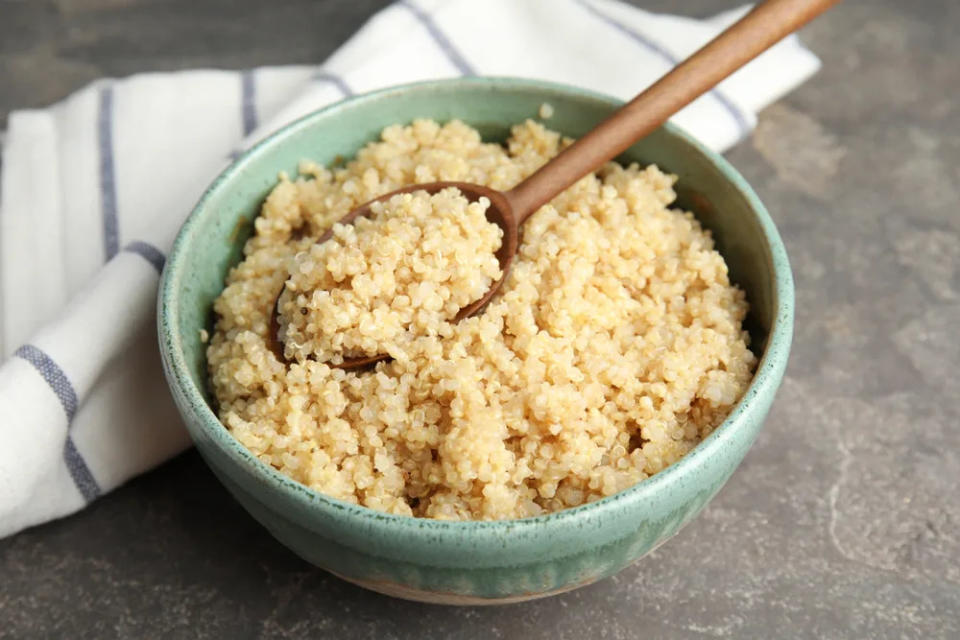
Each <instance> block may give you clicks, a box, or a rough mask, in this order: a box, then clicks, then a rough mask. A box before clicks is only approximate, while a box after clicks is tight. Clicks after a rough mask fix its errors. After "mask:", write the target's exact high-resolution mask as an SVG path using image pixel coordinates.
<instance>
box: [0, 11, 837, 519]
mask: <svg viewBox="0 0 960 640" xmlns="http://www.w3.org/2000/svg"><path fill="white" fill-rule="evenodd" d="M745 9H746V8H745V7H744V8H742V9H740V10H738V11H735V12H729V13H726V14H723V15H721V16H717V17H716V18H714V19H711V20H706V21H699V20H693V19H688V18H682V17H676V16H667V15H654V14H650V13H646V12H644V11H641V10H638V9H636V8H633V7H630V6H628V5H625V4H620V3H618V2H616V1H615V0H447V1H443V0H402V1H400V2H396V3H395V4H393V5H392V6H390V7H388V8H386V9H384V10H383V11H381V12H380V13H378V14H376V15H375V16H374V17H373V18H371V19H370V20H369V21H368V22H367V24H366V25H364V27H363V28H362V29H361V30H360V31H359V32H358V33H357V34H356V35H354V36H353V38H351V39H350V41H348V42H347V43H346V44H345V45H343V46H342V47H341V48H340V49H339V50H338V51H337V52H336V53H335V54H334V55H333V56H331V57H330V59H328V60H327V61H326V62H325V63H324V64H322V65H320V66H317V67H282V68H261V69H254V70H250V71H244V72H232V71H211V70H200V71H185V72H180V73H170V74H158V73H151V74H142V75H136V76H132V77H130V78H126V79H123V80H101V81H98V82H95V83H93V84H92V85H90V86H88V87H87V88H85V89H82V90H81V91H78V92H77V93H75V94H73V95H72V96H70V97H69V98H67V99H66V100H64V101H63V102H61V103H59V104H56V105H54V106H52V107H49V108H47V109H39V110H30V111H18V112H14V113H13V114H11V116H10V119H9V129H8V131H7V134H6V137H5V144H4V150H3V164H2V170H3V175H2V201H0V357H2V358H3V359H4V362H3V364H2V366H0V537H2V536H4V535H7V534H11V533H14V532H16V531H19V530H20V529H23V528H24V527H28V526H31V525H34V524H37V523H40V522H44V521H46V520H50V519H52V518H57V517H60V516H64V515H67V514H69V513H72V512H74V511H76V510H78V509H81V508H83V507H84V506H85V505H86V504H89V503H90V502H91V501H92V500H95V499H96V498H97V497H98V496H100V495H102V494H104V493H105V492H107V491H110V490H112V489H114V488H115V487H117V486H118V485H120V484H121V483H123V482H124V481H126V480H127V479H128V478H130V477H131V476H134V475H136V474H138V473H141V472H143V471H145V470H147V469H149V468H151V467H153V466H155V465H157V464H158V463H160V462H162V461H164V460H166V459H168V458H169V457H171V456H173V455H174V454H176V453H177V452H179V451H181V450H183V449H184V448H185V447H187V446H188V444H189V442H188V438H187V435H186V432H185V430H184V429H183V427H182V425H181V422H180V419H179V417H178V415H177V413H176V410H175V409H174V407H173V404H172V402H171V400H170V398H169V396H168V391H167V389H166V386H165V383H164V381H163V375H162V373H161V368H160V361H159V356H158V353H157V347H156V338H155V327H154V320H153V318H154V304H155V302H154V300H155V294H156V286H157V281H158V277H159V274H160V271H161V269H162V266H163V261H164V255H165V253H166V251H167V250H168V249H169V247H170V245H171V242H172V239H173V237H174V235H175V233H176V230H177V228H178V227H179V225H180V223H181V222H182V221H183V219H184V217H185V216H186V215H187V213H188V212H189V211H190V209H191V207H192V205H193V204H194V202H195V201H196V200H197V198H198V196H199V194H200V192H201V191H202V189H203V187H204V186H205V185H206V184H207V183H208V182H209V181H210V180H211V179H212V178H213V177H214V175H215V174H216V173H217V172H218V171H220V170H221V169H222V168H223V167H224V165H225V161H226V160H225V159H226V158H228V157H229V156H230V155H231V153H233V152H235V151H236V150H237V149H239V148H242V147H244V146H247V145H249V144H250V143H251V142H252V141H254V140H256V139H259V138H261V137H263V135H265V134H266V133H268V132H269V131H271V130H274V129H276V128H277V127H279V126H281V125H283V124H284V123H286V122H289V121H290V120H291V119H292V118H294V117H296V116H299V115H302V114H304V113H306V112H308V111H311V110H314V109H316V108H318V107H321V106H323V105H325V104H329V103H331V102H334V101H337V100H340V99H341V98H343V97H344V96H348V95H353V94H357V93H362V92H366V91H370V90H372V89H377V88H380V87H384V86H387V85H393V84H399V83H406V82H411V81H415V80H424V79H430V78H440V77H452V76H458V75H512V76H526V77H532V78H542V79H547V80H554V81H559V82H565V83H569V84H573V85H579V86H582V87H586V88H589V89H593V90H596V91H600V92H603V93H607V94H612V95H615V96H618V97H620V98H624V99H626V98H629V97H631V96H633V95H634V94H636V93H637V92H638V91H639V90H640V89H642V88H643V87H645V86H646V85H648V84H650V83H651V82H652V81H654V80H655V79H656V78H657V77H659V76H660V75H662V74H663V73H664V72H665V71H667V70H668V69H669V68H670V67H671V66H672V65H673V64H674V63H675V62H676V61H677V60H680V59H682V58H683V57H685V56H686V55H688V54H690V53H692V52H693V51H694V50H696V49H697V48H698V47H699V46H701V45H702V44H704V43H705V42H706V41H707V40H709V39H710V38H712V37H713V36H715V35H716V34H717V33H718V32H719V31H720V30H721V29H722V28H723V27H724V26H725V25H726V24H728V23H730V22H732V21H733V20H734V19H736V18H737V17H739V15H740V14H741V13H742V12H743V11H744V10H745ZM491 33H496V34H497V37H496V38H493V39H491V38H489V35H490V34H491ZM818 67H819V61H818V60H817V58H816V57H815V56H814V55H813V54H811V53H810V52H809V51H807V50H806V49H804V48H803V46H802V45H801V44H800V42H799V41H798V40H797V39H796V38H789V39H787V40H785V41H784V42H782V43H781V44H779V45H777V46H776V47H774V48H773V49H771V50H770V51H769V52H767V53H766V54H764V55H763V56H762V57H760V58H759V59H757V60H756V61H754V62H752V63H751V64H750V65H749V66H747V67H746V68H744V69H742V70H741V71H739V72H738V73H736V74H735V75H734V76H732V77H730V78H729V79H728V80H726V81H725V82H723V83H722V84H721V85H720V86H719V87H717V88H716V89H715V90H713V91H711V92H710V93H709V94H707V95H705V96H703V97H702V98H700V99H699V100H697V101H696V102H695V103H693V104H692V105H690V106H689V107H687V108H686V109H684V110H683V111H682V112H681V113H679V114H678V115H677V116H676V117H675V118H674V119H673V121H674V122H675V123H677V124H678V125H680V126H682V127H684V128H685V129H687V130H688V131H690V132H691V133H693V134H694V135H695V136H697V137H698V138H700V139H701V140H703V141H704V142H705V143H706V144H708V145H709V146H710V147H712V148H714V149H717V150H720V151H722V150H724V149H726V148H728V147H730V146H731V145H733V144H734V143H736V142H737V141H738V140H741V139H742V138H743V137H744V136H746V135H748V134H749V132H750V129H751V128H752V127H753V125H754V122H755V113H756V112H757V111H758V110H759V109H761V108H762V107H764V106H765V105H767V104H769V103H770V102H772V101H774V100H776V99H777V98H779V97H780V96H782V95H783V94H785V93H786V92H788V91H789V90H791V89H792V88H793V87H795V86H797V85H798V84H800V83H801V82H803V81H804V80H806V79H807V78H808V77H809V76H811V75H812V74H813V73H814V72H815V71H816V70H817V69H818Z"/></svg>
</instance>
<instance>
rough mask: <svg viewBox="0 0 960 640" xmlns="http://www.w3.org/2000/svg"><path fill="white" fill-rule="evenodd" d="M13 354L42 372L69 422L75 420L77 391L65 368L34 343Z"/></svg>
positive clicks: (41, 374)
mask: <svg viewBox="0 0 960 640" xmlns="http://www.w3.org/2000/svg"><path fill="white" fill-rule="evenodd" d="M13 355H15V356H17V357H19V358H22V359H24V360H26V361H27V362H29V363H30V364H32V365H33V368H34V369H36V370H37V371H38V372H40V376H41V377H42V378H43V379H44V380H46V381H47V384H48V385H50V388H51V389H53V393H54V394H55V395H56V396H57V399H58V400H59V401H60V404H61V405H63V412H64V413H66V414H67V422H70V421H71V420H73V416H74V414H76V413H77V392H76V391H74V390H73V385H72V384H70V380H69V379H68V378H67V374H65V373H64V372H63V369H61V368H60V367H59V365H57V363H56V362H54V361H53V359H52V358H51V357H50V356H48V355H47V354H46V353H44V352H43V351H41V350H40V349H38V348H36V347H35V346H33V345H32V344H25V345H23V346H22V347H20V348H19V349H17V350H16V352H15V353H14V354H13Z"/></svg>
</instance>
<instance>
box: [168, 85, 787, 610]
mask: <svg viewBox="0 0 960 640" xmlns="http://www.w3.org/2000/svg"><path fill="white" fill-rule="evenodd" d="M544 102H548V103H550V104H551V105H553V107H554V115H553V117H552V118H551V119H550V120H549V122H548V124H549V126H550V127H551V128H553V129H556V130H559V131H561V132H563V133H565V134H568V135H571V136H580V135H581V134H583V133H584V132H586V131H587V130H589V129H590V128H591V127H593V126H594V125H595V124H596V123H598V122H599V121H600V120H602V119H603V118H604V117H605V116H607V115H608V114H610V112H612V111H613V110H614V109H615V108H616V107H617V106H618V104H619V101H618V100H616V99H613V98H609V97H606V96H602V95H597V94H594V93H590V92H587V91H583V90H581V89H575V88H572V87H567V86H562V85H556V84H548V83H543V82H534V81H530V80H519V79H505V78H462V79H455V80H442V81H436V82H427V83H420V84H413V85H407V86H401V87H395V88H391V89H386V90H382V91H377V92H374V93H370V94H367V95H363V96H358V97H355V98H351V99H349V100H345V101H343V102H340V103H338V104H335V105H332V106H330V107H327V108H325V109H322V110H320V111H317V112H316V113H313V114H311V115H308V116H306V117H305V118H303V119H301V120H298V121H297V122H294V123H293V124H291V125H289V126H287V127H285V128H283V129H281V130H280V131H278V132H277V133H275V134H273V135H272V136H270V137H269V138H267V139H266V140H264V141H262V142H261V143H259V144H258V145H257V146H255V147H253V148H252V149H251V150H250V151H248V152H247V153H246V154H244V155H243V156H242V157H240V158H239V159H238V160H237V162H236V163H235V164H233V165H232V166H230V167H229V168H228V169H227V170H226V171H224V172H223V174H221V175H220V177H218V178H217V180H216V181H215V182H214V183H213V185H211V186H210V188H209V189H208V190H207V191H206V193H205V194H204V195H203V197H202V198H201V200H200V202H199V204H197V206H196V209H194V211H193V213H192V214H191V215H190V217H189V218H188V219H187V222H186V223H185V224H184V226H183V229H182V230H181V231H180V235H179V236H178V237H177V240H176V243H175V244H174V247H173V250H172V252H171V254H170V257H169V259H168V260H167V266H166V269H165V271H164V274H163V281H162V284H161V287H160V302H159V310H158V314H159V334H160V335H159V338H160V351H161V353H162V355H163V364H164V370H165V373H166V376H167V380H168V382H169V385H170V389H171V391H172V392H173V397H174V399H175V401H176V403H177V406H178V407H179V409H180V413H181V414H182V415H183V419H184V422H185V423H186V426H187V429H188V430H189V432H190V435H191V436H192V437H193V440H194V442H195V443H196V445H197V448H198V449H199V450H200V453H201V455H202V456H203V457H204V459H205V460H206V461H207V463H208V464H209V465H210V468H211V469H213V471H214V473H215V474H216V475H217V477H218V478H220V480H221V481H222V482H223V484H224V485H226V487H227V488H228V489H229V490H230V492H231V493H232V494H233V495H234V496H235V497H236V499H237V500H239V501H240V503H241V504H242V505H243V506H244V507H246V509H247V510H248V511H249V512H250V513H251V514H252V515H253V517H254V518H256V519H257V520H259V521H260V522H261V523H262V524H263V525H264V526H265V527H266V528H267V529H269V530H270V532H271V533H273V535H274V536H276V538H277V539H278V540H280V541H281V542H282V543H283V544H285V545H287V546H288V547H290V548H291V549H292V550H293V551H295V552H296V553H297V554H299V555H300V556H301V557H303V558H304V559H306V560H307V561H309V562H311V563H313V564H315V565H317V566H319V567H322V568H324V569H326V570H328V571H331V572H333V573H335V574H336V575H339V576H341V577H343V578H345V579H346V580H350V581H351V582H355V583H357V584H360V585H362V586H364V587H367V588H370V589H374V590H376V591H380V592H383V593H386V594H390V595H394V596H399V597H402V598H410V599H415V600H424V601H431V602H445V603H457V604H488V603H501V602H511V601H519V600H524V599H529V598H537V597H541V596H546V595H550V594H555V593H559V592H562V591H566V590H569V589H573V588H576V587H578V586H581V585H586V584H589V583H591V582H594V581H596V580H600V579H601V578H604V577H606V576H610V575H612V574H614V573H616V572H618V571H620V570H621V569H623V568H624V567H626V566H628V565H629V564H631V563H632V562H634V561H635V560H637V559H638V558H640V557H642V556H643V555H644V554H646V553H649V552H650V551H651V550H652V549H654V548H655V547H657V546H658V545H660V544H661V543H663V542H664V541H666V540H667V539H668V538H670V537H671V536H673V535H674V534H675V533H677V531H678V530H679V529H680V528H681V527H682V526H683V525H684V524H686V523H687V522H689V521H690V520H691V519H692V518H693V517H694V516H696V515H697V513H699V511H700V510H701V509H702V508H703V506H704V505H705V504H706V503H707V502H709V501H710V499H711V498H712V497H713V496H714V495H715V494H716V493H717V491H719V490H720V488H721V487H722V486H723V484H724V483H725V482H726V481H727V479H728V478H729V477H730V474H731V473H733V470H734V469H735V468H736V467H737V465H738V464H740V461H741V460H742V459H743V456H744V454H746V452H747V449H749V448H750V445H751V444H752V443H753V440H754V438H755V437H756V435H757V432H758V431H759V430H760V427H761V425H762V424H763V421H764V418H765V417H766V415H767V410H768V409H769V408H770V403H771V402H772V401H773V397H774V393H775V392H776V390H777V387H778V386H779V385H780V380H781V378H782V376H783V371H784V367H785V366H786V362H787V355H788V352H789V349H790V339H791V335H792V331H793V280H792V277H791V274H790V266H789V263H788V261H787V254H786V252H785V250H784V248H783V244H782V243H781V241H780V236H779V235H778V234H777V230H776V228H775V227H774V225H773V222H772V221H771V220H770V217H769V216H768V214H767V212H766V211H765V210H764V207H763V205H762V204H761V203H760V200H759V199H758V198H757V195H756V194H755V193H754V192H753V190H752V189H751V188H750V187H749V186H748V185H747V183H746V182H745V181H744V179H743V178H742V177H741V176H740V174H739V173H737V171H736V170H735V169H734V168H733V167H731V166H730V165H729V164H728V163H727V162H726V160H724V159H723V158H722V157H720V156H719V155H716V154H715V153H712V152H711V151H709V150H707V149H706V148H704V147H703V146H702V145H700V144H699V143H698V142H697V141H696V140H693V139H692V138H690V137H689V136H688V135H686V134H684V133H683V132H682V131H680V130H679V129H677V128H675V127H672V126H665V127H663V128H661V129H660V130H658V131H656V132H655V133H653V134H652V135H650V136H649V137H647V138H646V139H644V140H643V141H641V142H639V143H638V144H636V145H634V146H633V147H631V148H630V150H629V151H628V152H627V153H625V154H624V155H623V157H622V159H623V160H636V161H639V162H641V163H652V162H655V163H657V164H658V165H660V166H661V167H662V168H664V169H665V170H667V171H670V172H673V173H676V174H678V175H679V177H680V180H679V183H678V194H679V206H681V207H685V208H689V209H690V210H693V211H694V212H695V213H696V215H697V216H698V218H699V219H700V220H701V221H702V223H703V224H704V225H706V226H707V227H708V228H710V229H712V230H713V232H714V234H715V237H716V240H717V244H718V246H719V248H720V251H721V252H722V253H723V255H724V257H725V258H726V260H727V262H728V264H729V265H730V270H731V274H732V278H733V280H734V281H735V282H737V283H738V284H739V285H740V286H741V287H743V288H744V289H745V290H746V292H747V295H748V298H749V301H750V303H751V306H752V311H751V316H750V318H749V329H750V331H751V332H752V334H753V337H754V341H753V345H754V347H753V348H754V349H755V350H756V351H757V354H758V355H759V356H761V359H760V363H759V366H758V370H757V374H756V376H755V377H754V380H753V382H752V384H751V386H750V388H749V390H748V391H747V392H746V395H745V396H744V397H743V399H742V400H741V401H740V403H739V404H738V405H737V406H736V408H735V409H734V411H733V412H732V413H731V414H730V416H729V418H727V420H726V421H725V422H724V423H723V425H722V426H721V427H720V428H718V429H717V430H716V431H715V432H714V433H713V434H712V435H710V436H709V437H708V438H706V439H705V440H704V441H703V442H702V443H701V444H700V445H699V446H698V447H696V448H695V449H694V450H693V451H692V452H691V453H690V454H689V455H687V456H686V457H685V458H683V459H682V460H680V461H679V462H677V463H676V464H674V465H673V466H671V467H669V468H668V469H666V470H664V471H663V472H661V473H659V474H657V475H656V476H654V477H652V478H650V479H648V480H645V481H643V482H641V483H639V484H637V485H636V486H634V487H632V488H630V489H627V490H625V491H622V492H620V493H618V494H616V495H613V496H611V497H609V498H606V499H603V500H600V501H598V502H594V503H591V504H588V505H584V506H581V507H577V508H575V509H569V510H567V511H562V512H559V513H554V514H551V515H546V516H540V517H536V518H528V519H523V520H511V521H500V522H441V521H434V520H425V519H418V518H407V517H401V516H394V515H388V514H384V513H379V512H377V511H373V510H370V509H367V508H365V507H359V506H356V505H352V504H348V503H345V502H341V501H339V500H335V499H333V498H329V497H326V496H324V495H321V494H319V493H316V492H314V491H312V490H310V489H308V488H307V487H305V486H303V485H300V484H298V483H296V482H294V481H293V480H290V479H288V478H287V477H285V476H283V475H281V474H279V473H278V472H276V471H274V470H273V469H272V468H271V467H269V466H266V465H264V464H262V463H261V462H260V461H259V460H257V459H256V458H255V457H254V456H253V455H251V454H250V453H249V452H248V451H247V450H246V449H244V448H243V447H242V446H241V445H240V444H239V443H238V442H237V441H235V440H234V439H233V437H232V436H231V435H230V433H228V432H227V430H226V429H224V427H223V426H222V425H221V424H220V422H218V421H217V417H216V415H214V412H213V410H212V409H211V405H210V394H209V391H208V390H207V374H206V358H205V355H204V345H203V344H201V342H200V337H199V334H200V330H201V329H204V328H206V329H210V328H211V324H212V318H211V315H212V314H211V305H212V302H213V300H214V298H216V297H217V295H219V293H220V291H221V289H222V288H223V282H224V277H225V276H226V274H227V270H228V269H229V268H230V267H231V266H232V265H234V264H235V263H236V262H237V261H238V260H239V258H240V255H241V248H242V246H243V243H244V241H245V240H246V239H247V237H248V236H249V234H250V231H251V221H252V220H253V218H254V217H255V216H256V215H257V212H258V210H259V207H260V204H261V202H262V201H263V199H264V197H265V196H266V195H267V193H268V192H269V191H270V189H271V188H272V187H273V185H274V184H275V182H276V177H277V172H278V171H280V170H284V171H287V172H289V173H290V174H295V173H296V169H297V163H298V162H299V161H300V160H301V159H304V158H309V159H313V160H316V161H318V162H320V163H328V162H332V161H333V159H334V158H335V157H336V156H344V157H351V156H352V155H354V153H355V152H356V151H357V150H358V149H359V148H360V147H361V146H362V145H363V144H364V143H366V142H369V141H370V140H374V139H376V138H377V136H378V134H379V132H380V130H381V129H382V128H383V127H385V126H386V125H389V124H394V123H397V122H409V121H410V120H413V119H414V118H418V117H429V118H434V119H436V120H440V121H444V120H450V119H452V118H459V119H461V120H463V121H465V122H467V123H468V124H470V125H472V126H474V127H476V128H478V129H479V130H480V132H481V134H482V135H483V136H484V138H485V139H489V140H502V139H504V138H505V137H506V136H507V133H508V128H509V126H510V125H511V124H512V123H516V122H520V121H522V120H524V119H526V118H531V117H536V114H537V111H538V109H539V107H540V105H541V104H542V103H544Z"/></svg>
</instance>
